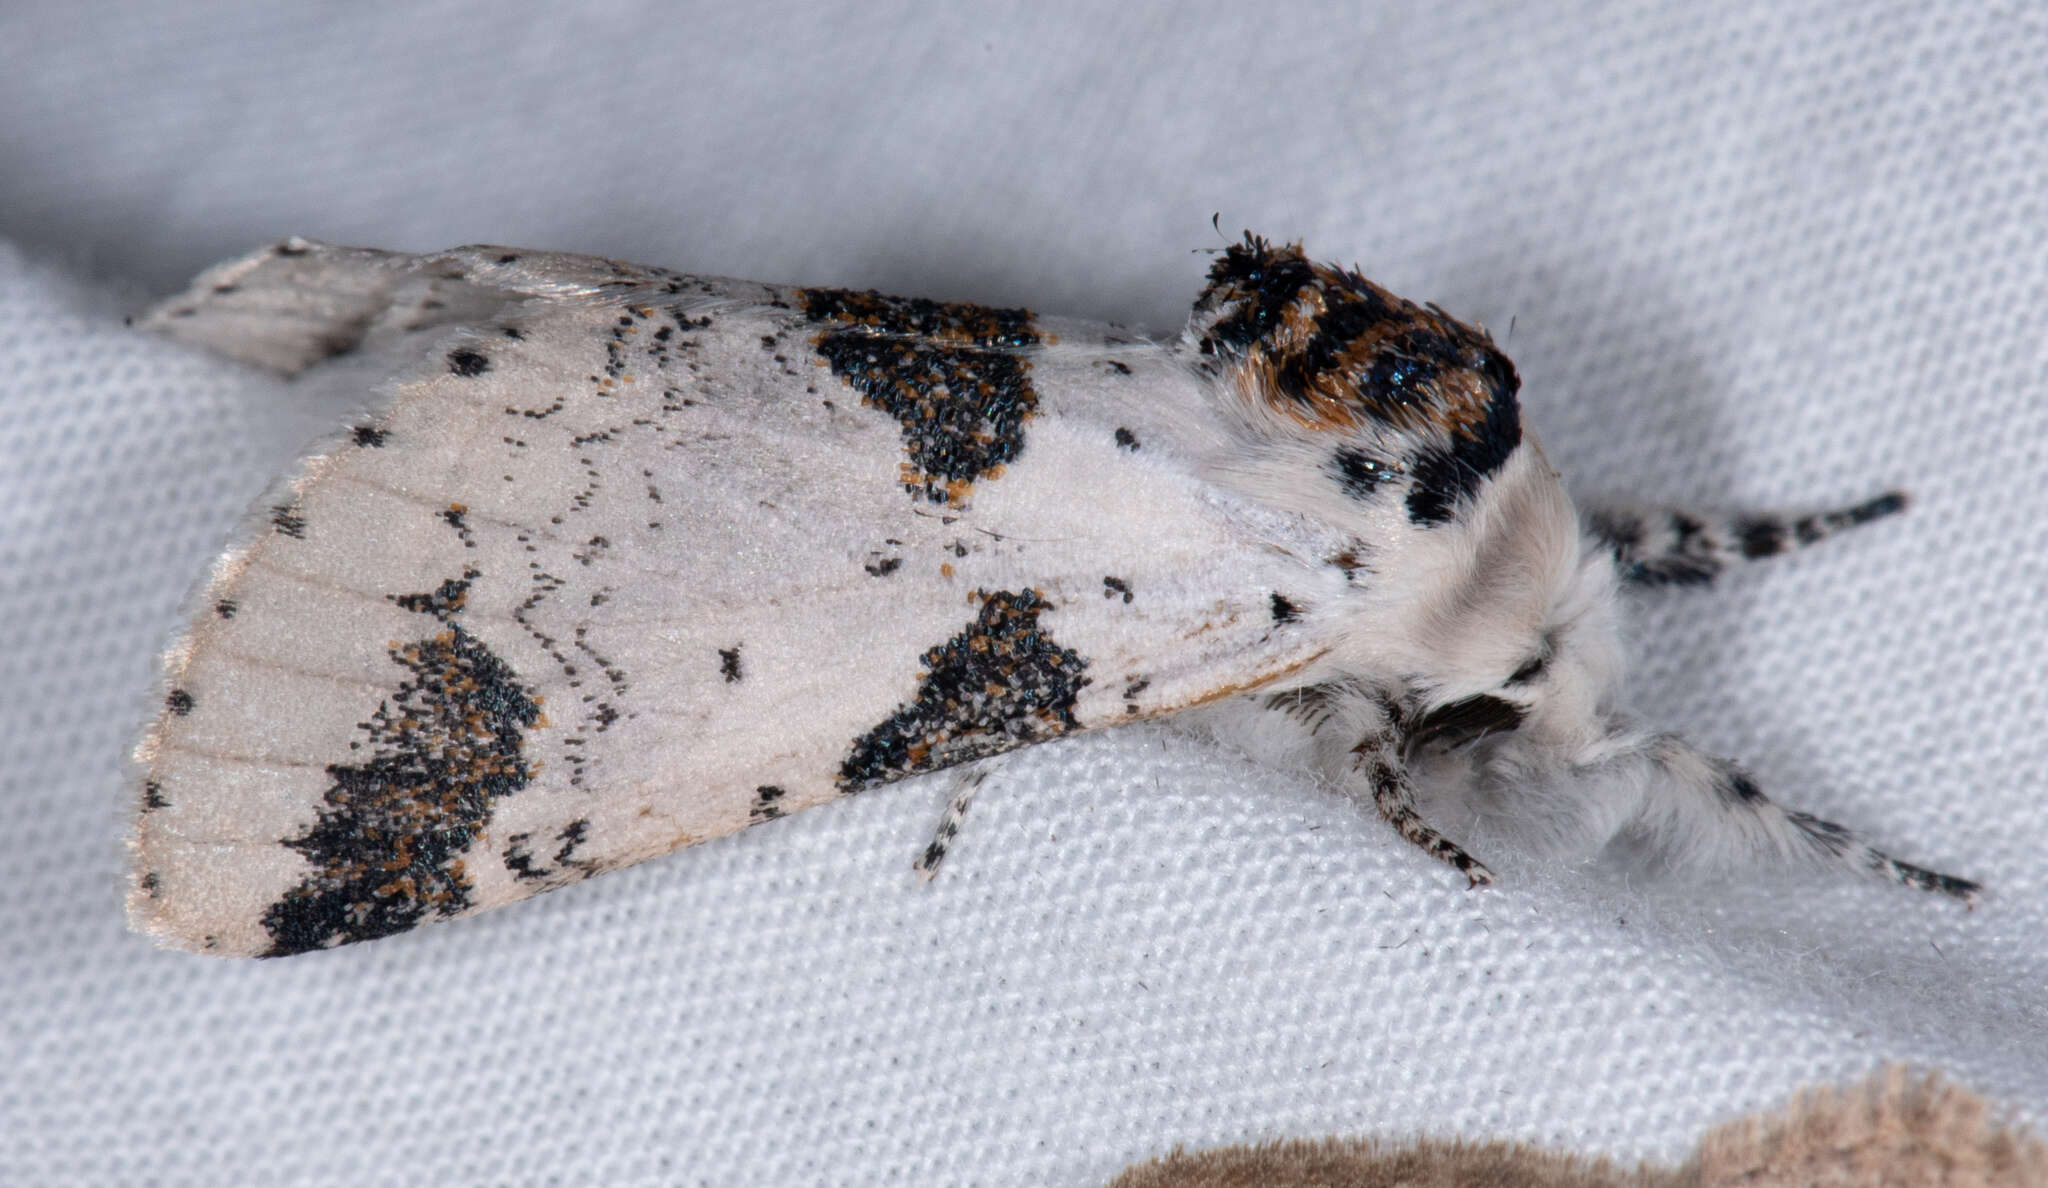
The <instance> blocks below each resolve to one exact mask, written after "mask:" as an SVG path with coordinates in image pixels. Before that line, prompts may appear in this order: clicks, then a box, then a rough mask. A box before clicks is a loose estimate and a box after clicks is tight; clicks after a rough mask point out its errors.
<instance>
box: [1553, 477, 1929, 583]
mask: <svg viewBox="0 0 2048 1188" xmlns="http://www.w3.org/2000/svg"><path fill="white" fill-rule="evenodd" d="M1905 508H1906V495H1905V492H1903V491H1887V492H1885V493H1884V494H1882V495H1880V496H1878V497H1877V498H1875V499H1867V500H1865V501H1863V502H1862V503H1858V504H1855V505H1853V506H1851V507H1842V508H1835V509H1833V510H1831V511H1823V512H1815V513H1813V514H1812V515H1805V516H1785V515H1780V514H1778V513H1775V512H1739V513H1713V512H1695V511H1687V510H1684V509H1681V508H1670V507H1666V508H1647V509H1637V510H1632V509H1628V508H1616V507H1595V508H1591V509H1588V510H1587V512H1586V514H1585V517H1584V519H1585V524H1586V530H1587V531H1588V532H1590V533H1592V535H1593V536H1594V537H1595V538H1596V539H1598V540H1600V541H1601V542H1602V543H1604V544H1605V545H1607V546H1608V547H1609V548H1610V549H1612V550H1613V551H1614V568H1615V572H1616V573H1617V574H1619V575H1620V577H1621V580H1622V581H1623V582H1626V583H1628V584H1630V585H1637V586H1704V585H1708V584H1710V583H1712V582H1713V581H1714V580H1715V579H1716V578H1718V577H1720V576H1721V573H1722V571H1723V570H1725V569H1727V568H1729V567H1730V566H1733V565H1738V564H1741V563H1742V562H1744V561H1755V560H1758V559H1760V558H1764V557H1775V556H1777V555H1779V554H1780V553H1789V552H1792V551H1793V550H1794V549H1803V548H1805V547H1807V546H1808V545H1814V544H1819V543H1820V542H1821V541H1823V540H1826V539H1827V538H1828V537H1830V536H1833V535H1835V534H1836V533H1837V532H1840V531H1842V530H1843V529H1845V528H1854V527H1856V526H1857V525H1859V524H1867V523H1869V522H1870V521H1872V520H1877V519H1882V518H1884V517H1885V516H1889V515H1894V514H1896V513H1898V512H1901V511H1904V510H1905Z"/></svg>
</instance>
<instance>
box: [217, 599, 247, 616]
mask: <svg viewBox="0 0 2048 1188" xmlns="http://www.w3.org/2000/svg"><path fill="white" fill-rule="evenodd" d="M240 609H241V607H240V606H239V605H238V604H237V603H236V602H235V600H234V599H232V598H223V599H221V600H220V601H219V602H216V603H214V604H213V613H214V614H216V615H219V616H220V617H221V618H223V619H232V618H234V617H235V612H236V611H238V610H240Z"/></svg>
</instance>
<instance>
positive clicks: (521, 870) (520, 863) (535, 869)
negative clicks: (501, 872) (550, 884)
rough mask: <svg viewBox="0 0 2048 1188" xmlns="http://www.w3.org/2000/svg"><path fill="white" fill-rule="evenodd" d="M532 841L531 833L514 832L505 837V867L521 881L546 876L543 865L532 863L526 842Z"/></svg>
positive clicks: (530, 851)
mask: <svg viewBox="0 0 2048 1188" xmlns="http://www.w3.org/2000/svg"><path fill="white" fill-rule="evenodd" d="M532 841H533V834H531V833H515V834H513V835H512V836H510V837H508V838H506V839H505V857H504V860H503V861H504V863H505V869H506V870H507V871H509V872H510V873H511V875H512V877H513V878H515V879H518V880H520V881H522V882H531V881H533V880H535V879H544V878H546V877H548V872H547V869H546V868H545V867H540V866H535V865H534V864H533V851H532V850H531V849H529V848H528V844H529V843H530V842H532Z"/></svg>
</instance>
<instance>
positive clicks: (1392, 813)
mask: <svg viewBox="0 0 2048 1188" xmlns="http://www.w3.org/2000/svg"><path fill="white" fill-rule="evenodd" d="M1379 717H1380V723H1379V724H1378V726H1377V727H1376V728H1374V729H1370V730H1368V731H1367V732H1366V733H1365V736H1364V737H1363V738H1361V739H1359V741H1358V742H1357V743H1355V744H1353V745H1352V747H1351V756H1350V762H1351V769H1352V770H1353V771H1355V772H1357V773H1358V774H1359V775H1360V776H1362V777H1364V779H1365V781H1366V783H1367V784H1368V785H1370V786H1371V788H1372V803H1373V807H1374V808H1376V809H1378V810H1379V813H1380V817H1381V819H1382V820H1384V821H1386V823H1387V824H1389V825H1392V826H1393V827H1394V831H1395V832H1397V833H1399V834H1400V835H1401V836H1402V837H1403V838H1405V839H1406V840H1407V841H1408V842H1409V844H1411V845H1414V846H1417V847H1419V848H1420V849H1421V850H1422V852H1423V853H1425V854H1428V855H1429V856H1430V857H1432V858H1435V859H1436V860H1438V861H1439V862H1446V863H1449V864H1450V865H1451V866H1452V867H1453V868H1455V869H1456V870H1457V871H1458V873H1460V874H1462V875H1464V876H1465V879H1466V885H1467V886H1470V887H1484V886H1487V885H1488V884H1490V883H1492V882H1493V879H1494V875H1493V872H1492V871H1491V870H1488V869H1487V868H1486V864H1485V863H1483V862H1481V861H1479V860H1478V859H1477V858H1474V857H1473V856H1472V855H1470V854H1467V853H1466V852H1465V851H1464V849H1463V848H1462V847H1460V846H1459V845H1458V843H1456V842H1454V841H1452V840H1451V839H1450V838H1447V837H1445V836H1444V835H1443V834H1441V833H1438V832H1437V831H1436V830H1435V829H1434V828H1432V827H1431V826H1430V825H1429V823H1428V822H1426V821H1424V820H1423V819H1422V815H1421V814H1420V813H1418V812H1417V811H1416V809H1415V789H1414V786H1413V785H1411V784H1410V783H1409V781H1408V766H1407V763H1406V761H1405V760H1404V759H1403V757H1402V756H1403V753H1404V750H1405V748H1406V744H1407V743H1408V739H1407V737H1406V736H1405V735H1404V734H1403V732H1402V730H1401V728H1400V722H1399V719H1398V717H1397V715H1396V714H1395V713H1394V711H1393V709H1392V707H1390V706H1385V705H1384V704H1383V705H1382V709H1381V713H1380V715H1379Z"/></svg>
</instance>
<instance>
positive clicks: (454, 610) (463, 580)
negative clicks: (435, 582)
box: [388, 569, 477, 619]
mask: <svg viewBox="0 0 2048 1188" xmlns="http://www.w3.org/2000/svg"><path fill="white" fill-rule="evenodd" d="M476 578H477V571H476V570H474V569H465V570H463V571H462V576H461V577H459V578H449V579H448V580H447V581H445V582H442V583H441V584H440V585H439V586H436V587H435V588H434V590H433V592H432V593H428V594H392V595H388V597H389V598H390V599H391V601H392V602H393V603H395V604H397V606H398V607H399V609H401V610H409V611H413V612H416V613H418V614H423V615H432V616H434V617H435V618H437V619H446V618H447V617H448V616H450V615H454V614H460V613H461V611H462V608H463V607H465V606H467V605H468V604H469V583H471V582H472V581H475V580H476Z"/></svg>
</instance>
